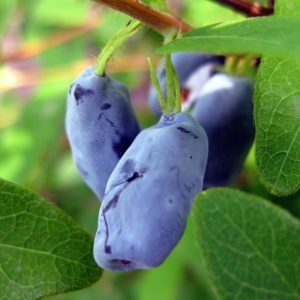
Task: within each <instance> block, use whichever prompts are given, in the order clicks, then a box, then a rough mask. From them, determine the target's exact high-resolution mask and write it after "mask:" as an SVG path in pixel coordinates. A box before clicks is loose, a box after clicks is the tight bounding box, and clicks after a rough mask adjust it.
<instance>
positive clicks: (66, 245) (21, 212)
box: [0, 180, 101, 300]
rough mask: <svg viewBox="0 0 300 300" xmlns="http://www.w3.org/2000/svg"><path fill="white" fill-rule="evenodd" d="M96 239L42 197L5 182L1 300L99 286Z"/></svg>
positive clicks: (0, 191) (0, 221)
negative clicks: (95, 253)
mask: <svg viewBox="0 0 300 300" xmlns="http://www.w3.org/2000/svg"><path fill="white" fill-rule="evenodd" d="M92 247H93V239H92V237H91V236H90V235H89V234H88V233H86V232H84V231H83V230H82V229H81V228H80V227H79V226H78V225H77V224H75V223H74V222H73V221H72V220H71V219H70V218H69V217H68V216H67V215H66V214H65V213H63V212H62V211H61V210H59V209H58V208H56V207H55V206H53V205H51V204H50V203H48V202H47V201H45V200H44V199H41V198H39V197H38V196H37V195H35V194H33V193H31V192H29V191H27V190H25V189H23V188H20V187H18V186H16V185H14V184H12V183H9V182H7V181H2V180H1V181H0V299H14V300H19V299H20V300H24V299H38V298H40V297H44V296H46V295H53V294H58V293H62V292H66V291H70V290H76V289H80V288H83V287H86V286H89V285H91V284H92V283H94V282H95V281H97V280H98V279H99V277H100V275H101V269H100V268H99V267H97V265H96V264H95V262H94V259H93V255H92Z"/></svg>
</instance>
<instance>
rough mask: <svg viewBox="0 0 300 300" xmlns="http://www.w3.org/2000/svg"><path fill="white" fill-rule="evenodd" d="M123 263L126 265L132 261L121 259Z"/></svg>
mask: <svg viewBox="0 0 300 300" xmlns="http://www.w3.org/2000/svg"><path fill="white" fill-rule="evenodd" d="M121 263H122V264H123V265H124V266H126V265H129V264H130V263H131V261H129V260H126V259H121Z"/></svg>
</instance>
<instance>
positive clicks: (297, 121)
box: [254, 0, 300, 196]
mask: <svg viewBox="0 0 300 300" xmlns="http://www.w3.org/2000/svg"><path fill="white" fill-rule="evenodd" d="M276 3H277V6H276V7H275V12H276V13H277V14H287V15H291V16H300V3H299V1H294V0H291V1H288V2H287V1H284V0H279V1H277V2H276ZM289 34H290V32H286V35H289ZM297 44H298V45H300V43H299V39H298V43H297ZM287 46H289V47H293V45H292V44H287ZM254 99H255V123H256V160H257V165H258V169H259V172H260V175H261V180H262V183H263V184H264V185H265V186H266V188H267V189H268V190H269V191H270V192H271V193H273V194H276V195H278V196H281V195H289V194H292V193H295V192H296V191H297V190H298V189H299V187H300V172H299V170H300V59H298V60H296V59H287V58H285V59H278V58H277V59H275V58H272V57H264V58H263V60H262V63H261V65H260V68H259V72H258V74H257V79H256V90H255V97H254Z"/></svg>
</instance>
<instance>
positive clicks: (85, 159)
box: [65, 67, 140, 199]
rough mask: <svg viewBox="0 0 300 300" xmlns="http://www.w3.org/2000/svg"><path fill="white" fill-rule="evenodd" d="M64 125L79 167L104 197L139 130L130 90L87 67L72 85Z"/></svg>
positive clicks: (99, 194)
mask: <svg viewBox="0 0 300 300" xmlns="http://www.w3.org/2000/svg"><path fill="white" fill-rule="evenodd" d="M65 125H66V132H67V137H68V139H69V143H70V146H71V150H72V154H73V160H74V162H75V164H76V166H77V169H78V170H79V173H80V175H81V176H82V178H83V180H84V181H85V182H86V183H87V185H88V186H89V187H90V188H91V189H92V190H93V191H94V192H95V194H96V195H97V197H98V198H99V199H101V198H102V197H103V195H104V191H105V186H106V183H107V180H108V178H109V176H110V174H111V172H112V170H113V169H114V167H115V166H116V164H117V163H118V161H119V159H120V158H121V157H122V155H123V154H124V152H125V151H126V150H127V148H128V147H129V146H130V145H131V143H132V142H133V140H134V138H135V137H136V135H137V134H138V133H139V131H140V127H139V125H138V121H137V119H136V117H135V114H134V111H133V108H132V106H131V103H130V98H129V94H128V90H127V89H126V87H125V86H124V85H123V84H121V83H120V82H118V81H115V80H113V79H111V78H110V77H108V76H103V77H101V76H98V75H96V74H95V73H94V71H93V67H89V68H87V69H86V70H85V71H84V72H82V73H81V74H80V75H79V76H78V77H77V78H76V79H75V80H74V82H73V83H72V84H71V86H70V89H69V92H68V97H67V113H66V122H65Z"/></svg>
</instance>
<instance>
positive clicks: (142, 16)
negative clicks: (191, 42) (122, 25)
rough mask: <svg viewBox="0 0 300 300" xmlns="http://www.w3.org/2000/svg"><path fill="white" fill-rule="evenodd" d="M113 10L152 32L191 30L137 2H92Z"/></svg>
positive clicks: (134, 0) (178, 20) (176, 20)
mask: <svg viewBox="0 0 300 300" xmlns="http://www.w3.org/2000/svg"><path fill="white" fill-rule="evenodd" d="M94 1H95V2H98V3H102V4H104V5H106V6H108V7H110V8H112V9H114V10H118V11H121V12H123V13H125V14H127V15H129V16H131V17H133V18H135V19H137V20H139V21H141V22H143V23H144V24H146V25H148V26H150V27H151V28H153V29H154V30H156V31H158V32H160V33H164V32H165V31H166V30H168V29H172V28H173V29H178V30H181V31H182V32H187V31H190V30H191V29H192V27H191V26H190V25H188V24H187V23H185V22H183V21H182V20H180V19H178V18H175V17H173V16H170V15H166V14H163V13H161V12H158V11H156V10H154V9H152V8H151V7H149V6H146V5H144V4H142V3H140V2H138V1H137V0H94Z"/></svg>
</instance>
